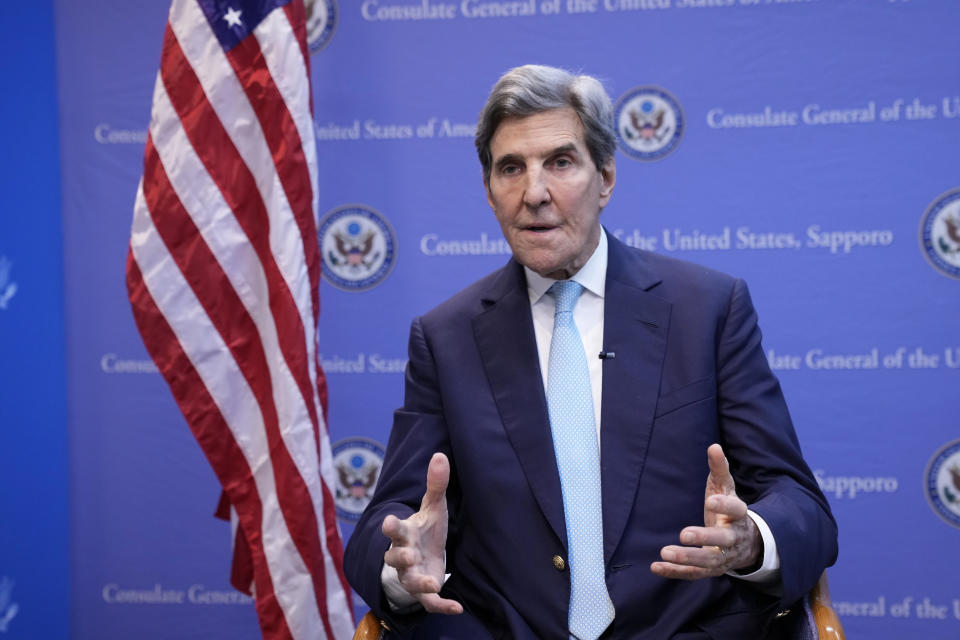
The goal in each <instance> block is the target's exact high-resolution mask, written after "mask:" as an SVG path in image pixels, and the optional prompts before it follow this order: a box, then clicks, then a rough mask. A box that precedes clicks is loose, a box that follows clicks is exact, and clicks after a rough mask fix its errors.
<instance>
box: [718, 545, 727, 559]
mask: <svg viewBox="0 0 960 640" xmlns="http://www.w3.org/2000/svg"><path fill="white" fill-rule="evenodd" d="M715 549H716V550H717V551H719V552H720V553H722V554H723V559H724V560H726V559H727V551H726V550H725V549H724V548H723V547H715Z"/></svg>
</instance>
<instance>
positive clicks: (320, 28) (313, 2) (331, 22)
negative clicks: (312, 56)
mask: <svg viewBox="0 0 960 640" xmlns="http://www.w3.org/2000/svg"><path fill="white" fill-rule="evenodd" d="M303 5H304V9H306V13H307V45H308V46H309V47H310V53H316V52H317V51H320V50H321V49H323V48H324V47H325V46H327V45H328V44H330V40H331V39H333V34H334V32H335V31H336V30H337V22H338V21H339V17H340V10H339V9H338V8H337V2H336V0H305V2H304V3H303Z"/></svg>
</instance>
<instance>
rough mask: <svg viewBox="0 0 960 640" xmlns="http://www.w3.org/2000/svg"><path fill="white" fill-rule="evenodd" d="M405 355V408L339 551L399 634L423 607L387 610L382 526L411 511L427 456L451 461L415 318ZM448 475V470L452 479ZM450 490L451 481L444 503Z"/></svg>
mask: <svg viewBox="0 0 960 640" xmlns="http://www.w3.org/2000/svg"><path fill="white" fill-rule="evenodd" d="M409 357H410V360H409V362H408V364H407V369H406V382H405V392H404V404H403V407H402V408H400V409H398V410H397V411H396V412H395V413H394V418H393V429H392V430H391V433H390V441H389V443H388V445H387V450H386V457H385V458H384V461H383V467H382V468H381V471H380V477H379V479H378V481H377V487H376V490H375V491H374V495H373V498H372V499H371V501H370V504H369V505H368V506H367V508H366V509H365V510H364V512H363V515H362V516H361V517H360V520H359V521H358V522H357V525H356V527H355V529H354V531H353V534H352V535H351V536H350V540H349V541H348V543H347V547H346V551H345V553H344V570H345V572H346V575H347V580H348V581H349V582H350V585H351V586H352V587H353V588H354V589H355V590H356V592H357V593H358V594H359V595H360V597H361V598H363V600H364V601H365V602H366V603H367V604H368V605H369V606H370V608H371V610H372V611H373V612H374V613H375V614H376V615H377V616H378V617H379V618H380V619H381V620H383V621H384V622H386V623H387V624H388V625H389V626H390V628H391V629H393V630H395V631H398V632H401V633H402V632H403V631H404V630H406V629H409V628H410V627H411V625H413V624H415V623H416V622H418V621H419V620H420V619H421V618H422V617H423V615H425V614H424V612H423V610H422V609H420V610H417V611H414V612H411V613H403V614H398V613H396V612H394V611H393V610H392V609H391V608H390V605H389V603H388V602H387V598H386V594H385V593H384V591H383V588H382V586H381V584H380V573H381V571H382V569H383V563H384V561H383V554H384V553H385V552H386V551H387V549H388V548H389V547H390V540H389V538H387V537H386V536H384V535H383V533H382V531H381V526H382V524H383V520H384V518H385V517H386V516H387V515H390V514H393V515H395V516H397V517H398V518H400V519H404V518H407V517H408V516H410V515H411V514H413V513H415V512H416V511H417V510H418V509H419V507H420V501H421V499H422V498H423V494H424V492H425V491H426V477H427V467H428V465H429V462H430V458H431V456H432V455H433V454H434V453H435V452H437V451H440V452H443V453H446V454H447V456H448V457H450V450H449V445H448V441H447V435H446V434H447V431H446V425H445V421H444V417H443V409H442V406H441V403H440V393H439V390H438V385H437V380H436V369H435V365H434V361H433V357H432V355H431V352H430V347H429V345H428V341H427V338H426V336H425V334H424V331H423V326H422V322H421V320H420V318H416V319H414V321H413V323H412V325H411V328H410V344H409ZM451 465H452V460H451ZM453 475H454V470H453V468H452V466H451V478H452V477H453ZM454 492H455V486H454V483H452V482H451V487H450V489H448V491H447V495H448V501H450V500H451V494H453V493H454Z"/></svg>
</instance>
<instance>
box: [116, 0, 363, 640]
mask: <svg viewBox="0 0 960 640" xmlns="http://www.w3.org/2000/svg"><path fill="white" fill-rule="evenodd" d="M199 1H200V2H204V3H205V2H208V0H199ZM277 5H280V6H281V7H282V9H283V10H282V11H280V10H278V8H277ZM204 7H206V9H201V7H200V6H199V4H198V0H173V3H172V6H171V9H170V17H169V21H168V25H167V30H166V32H165V37H164V47H163V53H162V59H161V67H160V73H159V74H158V78H157V83H156V87H155V91H154V106H153V113H152V119H151V125H150V131H149V136H148V143H147V149H146V154H145V162H144V180H143V183H142V187H141V190H140V191H139V192H138V197H137V203H136V206H135V209H134V225H133V230H132V234H131V242H130V256H131V258H130V261H129V263H130V264H129V265H128V281H129V283H130V288H131V303H132V304H133V305H134V310H135V314H138V315H144V314H149V313H153V314H154V315H155V316H157V317H158V318H160V319H161V321H162V324H163V325H164V326H165V327H167V330H166V331H162V330H159V329H156V327H154V325H156V324H158V323H157V322H156V321H154V322H152V323H148V322H140V320H139V318H138V323H139V324H140V326H141V332H142V333H143V335H144V341H145V343H146V344H147V347H148V350H149V351H150V353H151V355H152V356H153V357H154V360H155V361H156V362H157V365H158V367H160V368H161V370H162V371H164V375H165V376H166V377H167V380H168V382H169V383H170V385H171V389H173V390H174V392H175V395H176V396H177V400H178V403H179V404H180V405H181V409H182V410H183V412H184V415H185V416H186V417H187V420H188V422H189V423H190V425H191V429H193V430H194V432H195V434H196V436H197V439H198V442H199V443H200V444H201V446H202V447H203V448H204V451H205V453H206V454H207V457H208V459H209V460H210V462H211V465H213V467H214V471H215V472H216V474H217V476H218V478H220V479H221V483H222V484H223V487H224V490H225V492H226V493H227V497H228V499H229V501H230V504H231V507H232V509H233V511H234V512H235V513H236V515H237V519H238V521H239V524H240V528H239V529H238V532H237V538H238V542H237V545H236V548H235V553H236V563H235V569H237V571H241V570H242V569H243V568H244V565H245V566H246V569H247V571H246V572H244V573H245V575H246V576H247V577H252V578H253V582H254V584H255V588H256V597H257V603H258V604H257V610H258V614H259V615H260V620H261V628H262V630H263V633H264V637H267V638H271V639H272V638H275V637H276V638H288V637H293V638H298V639H299V638H316V637H318V636H319V637H326V638H332V639H334V640H346V639H347V638H350V637H351V636H352V633H353V616H352V606H351V604H350V591H349V587H348V586H347V584H346V581H345V577H344V575H343V568H342V543H341V542H340V537H339V532H338V528H337V523H336V517H335V510H334V504H333V497H332V493H331V491H330V484H331V483H332V482H333V481H334V477H333V476H334V474H333V471H334V469H333V460H332V452H331V449H330V442H329V438H328V430H327V425H326V420H325V417H326V415H325V414H326V393H327V386H326V379H325V377H324V376H323V372H322V369H321V368H320V366H319V358H318V349H317V330H316V329H317V324H316V323H317V317H318V314H319V269H320V256H319V247H318V245H317V237H316V216H317V198H318V195H317V179H316V166H317V158H316V146H315V140H314V130H313V122H312V115H311V113H312V106H311V102H312V96H311V92H310V90H309V56H308V53H307V48H306V42H305V32H306V30H305V24H304V11H303V6H302V2H301V0H293V1H292V2H287V1H286V0H280V1H278V2H276V3H275V4H274V3H272V2H271V3H268V4H263V3H260V2H259V1H257V2H255V1H254V0H236V3H234V4H233V5H232V6H231V7H229V11H227V12H225V13H224V12H222V11H221V9H219V8H217V7H208V6H207V5H206V4H204ZM211 12H212V13H211ZM208 20H209V21H208ZM214 31H216V33H214ZM218 36H219V39H218ZM225 47H226V48H227V49H228V50H229V53H225V51H224V48H225ZM137 286H139V287H140V288H141V289H143V290H144V291H147V292H148V294H149V295H147V296H146V297H147V298H148V300H149V302H150V305H151V306H150V309H148V310H147V311H138V310H137V304H138V303H142V302H143V300H142V298H143V297H144V296H143V295H139V296H138V295H136V292H135V290H134V289H135V287H137ZM151 331H152V332H153V333H154V334H156V335H150V333H151ZM177 354H180V356H179V358H178V357H176V356H177ZM182 361H186V362H187V363H188V364H189V365H190V366H191V367H192V371H193V373H192V376H191V375H190V374H189V372H188V373H185V374H182V375H181V374H180V373H179V368H180V367H181V366H182ZM183 379H190V380H191V384H193V385H195V386H198V387H200V388H201V389H202V392H200V393H199V394H197V393H195V394H194V395H192V396H190V395H184V393H185V392H184V390H183V388H182V387H177V386H176V385H175V382H176V381H181V382H182V380H183ZM178 389H179V390H178ZM178 393H179V394H180V395H177V394H178ZM211 413H213V414H216V416H218V417H219V420H220V423H219V424H220V429H221V431H224V430H225V431H227V432H228V433H229V436H228V437H227V440H228V441H229V442H230V443H232V447H233V448H232V449H231V448H230V447H227V448H224V446H223V445H222V443H221V446H220V447H219V448H218V447H216V446H213V443H212V442H211V439H212V437H213V436H211V435H210V434H211V430H210V429H206V428H204V426H203V425H204V423H205V420H206V421H207V422H209V420H210V418H209V417H206V416H208V414H211ZM218 437H219V438H222V434H221V435H220V436H218ZM250 568H252V576H250V573H249V569H250ZM235 577H239V573H235ZM274 585H275V586H276V588H275V589H274ZM241 586H242V587H243V588H246V587H247V585H246V584H241Z"/></svg>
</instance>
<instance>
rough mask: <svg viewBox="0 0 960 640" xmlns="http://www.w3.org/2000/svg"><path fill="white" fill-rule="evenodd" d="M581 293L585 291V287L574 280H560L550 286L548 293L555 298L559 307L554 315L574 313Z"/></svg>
mask: <svg viewBox="0 0 960 640" xmlns="http://www.w3.org/2000/svg"><path fill="white" fill-rule="evenodd" d="M581 291H583V285H581V284H580V283H579V282H574V281H573V280H558V281H557V282H554V283H553V284H552V285H550V288H549V289H548V290H547V293H549V294H551V295H552V296H553V298H554V300H556V305H557V306H556V310H555V311H554V312H553V315H557V314H558V313H570V312H572V311H573V307H574V305H575V304H577V299H578V298H579V297H580V292H581Z"/></svg>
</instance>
